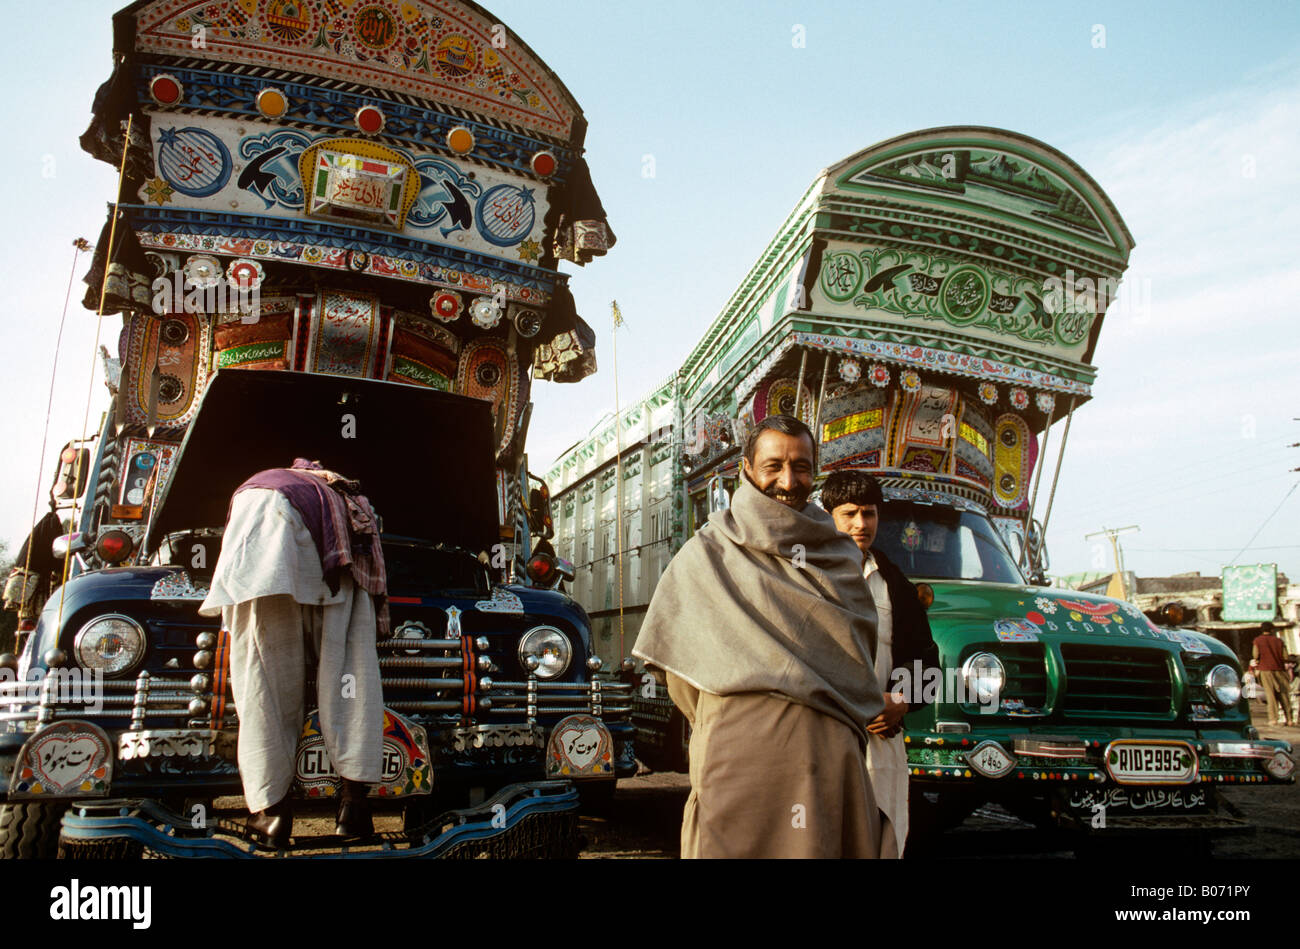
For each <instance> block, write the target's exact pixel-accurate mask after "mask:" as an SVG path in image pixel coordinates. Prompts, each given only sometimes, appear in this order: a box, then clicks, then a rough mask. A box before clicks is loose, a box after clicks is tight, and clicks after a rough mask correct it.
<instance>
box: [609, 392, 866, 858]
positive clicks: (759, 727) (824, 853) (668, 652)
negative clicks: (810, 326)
mask: <svg viewBox="0 0 1300 949" xmlns="http://www.w3.org/2000/svg"><path fill="white" fill-rule="evenodd" d="M816 462H817V459H816V445H815V443H814V442H813V437H812V433H811V432H809V431H808V428H807V426H805V425H804V424H803V423H802V422H800V421H798V420H797V419H794V418H791V417H789V416H784V415H778V416H773V417H769V418H766V419H764V420H762V421H761V422H760V423H759V424H758V425H757V426H756V427H755V428H754V430H753V432H752V433H751V434H750V436H749V438H748V440H747V441H746V443H745V452H744V461H743V464H742V467H741V479H740V486H739V487H738V488H737V489H736V493H735V497H734V498H732V501H731V506H730V507H729V508H728V509H727V510H725V511H719V512H717V513H715V514H713V515H712V516H710V518H709V522H708V524H707V525H705V526H704V527H702V528H700V530H699V531H698V532H697V533H696V535H695V536H694V537H692V538H691V539H690V540H689V541H688V542H687V543H686V545H685V546H684V547H683V548H682V549H681V551H679V552H678V554H677V555H676V556H675V557H674V558H673V560H672V562H671V563H670V564H669V566H668V570H667V571H666V572H665V573H664V576H663V578H662V579H661V580H660V581H659V585H658V587H657V588H656V589H655V595H654V599H653V600H652V601H651V603H650V609H649V612H648V613H647V614H646V619H645V623H644V625H643V626H642V628H641V632H640V635H639V636H638V638H637V645H636V648H635V649H634V650H633V654H634V655H637V656H640V657H641V658H642V659H644V660H645V662H646V665H647V667H648V668H657V669H660V670H663V671H664V673H665V674H666V679H667V683H668V693H669V695H670V696H671V697H672V700H673V702H674V703H675V704H676V705H677V707H678V708H679V709H681V710H682V714H683V715H685V716H686V719H687V721H689V722H690V723H691V726H692V732H691V744H690V759H691V794H690V797H689V798H688V799H687V801H686V810H685V813H684V814H683V817H682V856H683V857H874V856H876V855H877V854H878V852H879V841H878V837H879V830H880V826H879V811H878V810H877V808H876V804H875V800H874V798H873V797H872V793H871V786H870V783H869V782H868V780H867V771H866V765H865V746H866V738H867V726H868V723H869V722H871V721H872V720H874V719H875V718H876V717H877V716H878V715H879V714H880V712H881V711H882V709H883V706H884V703H883V700H882V699H881V695H880V688H879V685H878V684H877V682H876V677H875V675H874V673H873V670H872V656H873V655H874V652H875V634H876V630H875V612H874V610H873V609H872V605H871V598H870V595H869V594H868V592H867V587H866V584H864V583H863V582H862V557H861V554H860V553H859V552H858V550H857V548H856V547H854V546H853V543H852V542H851V541H850V540H849V539H848V538H847V537H845V536H844V535H842V534H840V533H839V532H838V531H837V530H836V529H835V523H834V521H833V520H832V519H831V517H830V516H829V515H828V514H827V513H826V512H825V511H823V510H821V508H819V507H817V506H816V505H810V504H808V496H809V495H810V494H811V493H812V485H813V476H814V474H815V473H816Z"/></svg>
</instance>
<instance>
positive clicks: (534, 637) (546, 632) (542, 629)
mask: <svg viewBox="0 0 1300 949" xmlns="http://www.w3.org/2000/svg"><path fill="white" fill-rule="evenodd" d="M529 656H532V657H533V658H535V659H536V660H537V668H536V670H534V671H535V672H536V673H537V677H538V678H539V679H554V678H555V677H556V676H558V675H561V674H563V672H564V670H565V669H567V668H569V660H570V659H571V658H572V657H573V647H572V646H570V645H569V637H568V636H565V635H564V634H563V633H562V632H560V631H559V630H558V629H556V628H555V627H554V626H538V627H535V628H534V629H530V630H529V631H528V632H526V633H524V638H523V639H521V640H519V662H520V664H521V665H523V667H524V668H525V669H527V668H528V662H527V659H528V657H529Z"/></svg>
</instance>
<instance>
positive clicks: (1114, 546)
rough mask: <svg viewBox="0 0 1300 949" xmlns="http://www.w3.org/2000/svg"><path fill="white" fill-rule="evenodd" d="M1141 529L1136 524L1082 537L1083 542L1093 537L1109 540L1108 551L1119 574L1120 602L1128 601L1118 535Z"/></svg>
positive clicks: (1103, 530)
mask: <svg viewBox="0 0 1300 949" xmlns="http://www.w3.org/2000/svg"><path fill="white" fill-rule="evenodd" d="M1141 529H1142V528H1140V527H1138V526H1137V525H1136V524H1130V525H1129V526H1128V527H1115V528H1109V527H1103V528H1102V529H1101V530H1099V531H1093V532H1092V533H1091V534H1084V535H1083V539H1084V540H1091V539H1092V538H1094V537H1101V536H1103V535H1104V536H1105V537H1107V538H1109V539H1110V549H1111V551H1112V552H1113V553H1114V554H1115V571H1116V572H1117V573H1118V574H1119V591H1120V599H1122V600H1127V599H1128V578H1127V577H1126V576H1125V575H1124V552H1123V551H1122V550H1121V549H1120V546H1119V535H1120V534H1124V533H1127V532H1128V531H1140V530H1141Z"/></svg>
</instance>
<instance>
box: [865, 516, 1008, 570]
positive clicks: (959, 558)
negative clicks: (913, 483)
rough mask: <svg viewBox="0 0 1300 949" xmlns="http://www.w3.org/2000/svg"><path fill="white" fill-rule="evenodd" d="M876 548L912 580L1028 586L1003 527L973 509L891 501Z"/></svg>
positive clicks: (879, 532) (881, 522) (882, 519)
mask: <svg viewBox="0 0 1300 949" xmlns="http://www.w3.org/2000/svg"><path fill="white" fill-rule="evenodd" d="M872 546H874V547H878V548H880V549H882V550H883V551H884V552H885V556H886V557H888V558H889V559H890V560H892V561H893V562H894V563H896V564H897V565H898V567H899V569H900V570H902V571H903V573H905V574H907V577H908V579H909V580H917V579H919V578H930V579H934V580H984V581H987V582H990V583H1024V582H1025V579H1024V576H1023V575H1022V574H1021V573H1020V569H1019V568H1018V567H1017V566H1016V562H1015V560H1014V558H1013V557H1012V556H1011V554H1010V553H1009V552H1008V550H1007V548H1006V545H1005V544H1004V543H1003V542H1002V538H1001V537H1000V536H999V535H998V531H997V528H995V527H994V526H993V524H992V523H991V522H990V521H989V519H988V518H987V517H985V516H983V515H982V514H976V513H973V512H970V511H958V510H955V509H953V508H950V507H941V506H938V505H933V504H916V503H914V502H911V501H890V502H888V503H887V504H886V505H885V507H884V511H883V512H882V514H881V517H880V529H879V531H878V532H877V534H876V540H875V543H874V544H873V545H872Z"/></svg>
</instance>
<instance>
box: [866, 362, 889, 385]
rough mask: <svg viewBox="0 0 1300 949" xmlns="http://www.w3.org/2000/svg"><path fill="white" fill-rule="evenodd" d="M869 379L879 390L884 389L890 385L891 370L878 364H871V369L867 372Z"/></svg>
mask: <svg viewBox="0 0 1300 949" xmlns="http://www.w3.org/2000/svg"><path fill="white" fill-rule="evenodd" d="M867 377H868V378H869V379H870V380H871V384H872V385H873V386H875V387H876V388H877V389H883V388H885V386H887V385H889V370H888V369H887V368H886V367H884V366H882V365H881V364H880V363H878V362H873V363H872V364H871V369H870V370H868V372H867Z"/></svg>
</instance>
